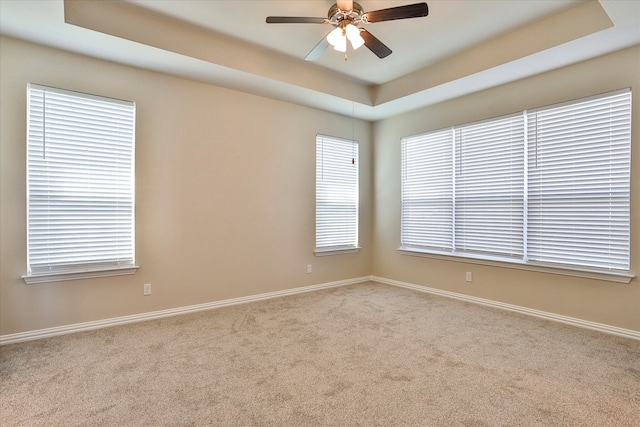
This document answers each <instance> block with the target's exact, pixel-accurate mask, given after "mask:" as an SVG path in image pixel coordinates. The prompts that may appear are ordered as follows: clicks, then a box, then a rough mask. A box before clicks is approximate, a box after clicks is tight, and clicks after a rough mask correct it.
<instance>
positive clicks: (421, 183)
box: [401, 129, 454, 251]
mask: <svg viewBox="0 0 640 427" xmlns="http://www.w3.org/2000/svg"><path fill="white" fill-rule="evenodd" d="M452 142H453V131H452V130H450V129H446V130H442V131H436V132H431V133H428V134H425V135H417V136H412V137H407V138H403V140H402V153H401V155H402V246H403V247H414V248H424V249H435V250H443V251H452V250H453V182H454V181H453V161H452V159H453V143H452Z"/></svg>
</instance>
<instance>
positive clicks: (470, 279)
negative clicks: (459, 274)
mask: <svg viewBox="0 0 640 427" xmlns="http://www.w3.org/2000/svg"><path fill="white" fill-rule="evenodd" d="M464 280H466V281H467V282H471V281H472V280H473V274H471V272H470V271H467V274H466V276H465V278H464Z"/></svg>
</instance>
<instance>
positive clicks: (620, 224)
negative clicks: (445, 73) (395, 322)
mask: <svg viewBox="0 0 640 427" xmlns="http://www.w3.org/2000/svg"><path fill="white" fill-rule="evenodd" d="M601 103H605V104H606V107H604V108H603V107H602V106H601ZM609 105H611V107H609ZM567 111H568V112H567ZM587 114H588V115H589V116H588V117H589V119H588V121H584V120H580V121H578V120H576V119H575V118H574V117H576V115H583V116H585V117H586V115H587ZM544 115H549V116H550V117H551V119H550V120H549V121H548V123H550V124H549V125H544V124H542V125H540V126H543V127H544V126H547V127H546V128H539V126H538V123H534V122H535V121H536V118H537V117H542V116H544ZM509 117H510V116H503V117H498V118H493V119H489V120H485V121H483V122H477V123H472V124H466V125H460V126H454V127H452V128H448V129H441V130H437V131H433V132H428V133H426V134H421V135H415V136H411V137H405V138H402V141H401V149H402V152H401V164H402V178H401V181H402V184H401V185H402V193H401V201H402V208H401V210H402V215H401V218H402V219H401V246H400V248H399V251H400V252H401V253H403V254H407V255H414V256H415V255H417V256H428V257H434V258H440V259H451V258H452V257H453V258H457V259H459V260H461V261H465V262H471V263H479V264H486V265H497V266H501V267H504V266H509V267H514V268H521V269H526V270H535V271H545V272H552V273H558V274H566V275H572V276H579V277H589V278H597V279H604V280H610V281H615V282H622V283H628V282H629V281H630V280H631V278H633V277H634V275H633V274H631V272H630V271H629V268H630V255H631V253H630V206H631V203H630V200H629V198H630V167H629V164H630V151H631V91H630V89H623V90H620V91H614V92H610V93H607V94H603V95H596V96H593V97H589V98H583V99H578V100H574V101H569V102H566V103H562V104H555V105H551V106H547V107H542V108H538V109H535V110H529V111H523V112H522V113H521V114H519V117H520V119H521V122H522V123H523V124H522V128H523V129H522V130H523V131H522V136H520V137H517V138H515V139H514V140H513V141H512V142H511V143H512V144H513V143H516V145H517V150H519V151H521V153H520V154H521V155H519V156H518V157H519V158H520V159H521V160H518V157H515V158H514V159H516V161H517V162H519V164H516V165H515V168H516V170H521V171H522V173H523V177H522V180H521V182H522V183H521V184H518V181H517V180H516V181H514V182H515V183H516V185H515V187H518V186H521V187H522V188H521V190H522V191H521V192H520V191H516V192H513V193H512V194H513V195H515V196H516V197H519V194H522V210H521V213H520V217H521V227H520V228H521V230H522V236H521V237H518V236H515V238H516V240H518V239H520V240H521V243H522V245H523V247H522V253H520V254H518V253H516V252H514V254H511V255H509V254H506V253H497V254H494V253H491V251H487V252H485V253H483V251H482V250H479V251H478V250H475V251H467V250H464V248H463V249H459V248H458V247H457V246H456V244H457V242H456V240H457V239H458V237H459V236H457V232H458V228H457V224H456V222H460V221H461V218H460V215H459V213H458V212H457V210H458V209H459V206H458V203H459V200H458V199H459V194H457V193H458V192H459V189H460V186H459V182H458V180H460V177H459V176H457V173H458V172H459V171H458V170H456V169H457V168H459V167H460V164H461V162H460V152H459V150H460V141H458V140H457V137H458V135H460V129H464V128H467V127H469V126H471V127H478V128H479V129H482V127H483V126H485V125H486V123H489V124H492V123H497V122H498V121H500V120H504V119H508V118H509ZM578 117H580V116H578ZM592 117H595V119H593V118H592ZM594 120H602V122H598V124H597V125H596V126H601V127H602V128H603V129H604V128H606V129H605V130H606V132H605V133H604V134H603V135H604V136H602V137H599V136H597V135H596V133H595V132H594V131H593V130H592V127H591V126H592V122H594ZM557 122H561V126H562V127H561V128H560V129H562V130H563V131H564V130H565V129H568V130H570V134H568V135H563V134H562V133H560V132H557V130H556V128H555V126H556V123H557ZM566 123H569V124H566ZM594 123H595V122H594ZM601 123H606V124H605V125H602V124H601ZM548 129H551V132H552V133H553V135H552V136H553V137H552V138H549V137H546V136H545V135H543V134H542V133H541V132H546V130H548ZM592 135H594V136H593V141H594V142H591V140H589V142H588V144H587V145H588V147H587V148H584V147H585V144H584V141H583V140H585V139H587V138H592ZM543 138H546V141H547V142H546V144H547V145H546V146H545V147H547V146H550V148H543V146H542V145H540V146H538V145H537V144H542V140H543ZM518 139H521V141H518ZM539 140H540V141H539ZM429 144H431V148H429V147H428V145H429ZM483 144H484V145H483ZM491 144H492V141H491V140H487V141H484V142H482V143H481V144H480V145H478V147H480V148H483V147H484V148H486V152H484V151H482V150H476V154H474V155H477V156H478V158H477V159H475V160H473V161H475V164H473V166H474V167H476V168H478V169H477V170H480V172H478V171H477V170H476V171H475V172H473V171H472V172H473V173H475V174H476V175H477V176H472V178H473V179H472V180H471V181H470V182H471V185H472V187H475V186H476V185H478V186H480V187H481V186H482V185H489V186H491V188H492V189H493V188H494V187H495V188H500V187H501V185H502V183H503V182H505V181H503V180H500V179H498V181H496V183H493V182H491V180H493V179H496V178H495V172H494V171H492V168H494V167H495V165H493V163H495V161H494V160H493V159H492V156H496V157H505V156H504V155H503V156H498V154H497V153H498V152H497V151H495V147H492V146H491ZM554 144H555V145H554ZM565 144H566V145H569V144H577V145H580V144H582V145H581V147H583V148H582V150H583V151H586V154H584V155H583V151H581V152H578V154H575V153H574V154H573V156H572V157H571V158H570V157H568V156H567V157H566V159H567V160H564V161H563V160H562V159H563V158H562V157H560V158H559V160H558V159H556V154H555V151H551V150H556V151H557V150H558V149H559V150H562V149H564V145H565ZM589 144H590V145H589ZM596 144H598V145H597V146H596ZM447 145H448V147H447ZM556 146H557V147H559V148H558V149H556V148H554V147H556ZM592 146H593V148H592ZM472 148H473V147H472ZM498 148H500V147H498ZM505 148H506V147H502V149H503V150H504V149H505ZM543 149H546V150H548V151H549V152H550V154H549V156H551V160H545V161H546V162H547V163H548V166H547V168H548V169H549V172H548V173H546V172H540V171H539V170H537V167H538V159H537V156H538V153H539V152H540V153H541V150H543ZM425 150H431V151H427V152H428V153H429V154H427V155H424V153H425ZM445 150H449V151H445ZM457 150H458V151H457ZM589 150H591V151H593V152H595V153H596V155H597V154H598V153H600V152H603V151H607V150H609V151H611V153H612V155H611V157H612V158H613V160H607V161H608V162H610V163H611V162H612V163H611V164H609V163H607V165H605V166H601V165H596V166H592V165H590V164H589V158H588V156H589V155H590V154H591V151H589ZM609 151H607V153H609ZM449 153H450V154H451V156H450V157H448V154H449ZM472 154H473V153H472ZM540 155H542V154H540ZM421 156H422V157H421ZM575 157H579V158H581V157H585V158H584V159H578V160H575V159H574V158H575ZM607 157H609V156H608V155H607ZM506 160H508V159H505V162H503V163H505V164H507V163H508V162H506ZM421 162H422V163H421ZM540 162H542V160H540ZM572 162H574V163H576V165H575V166H574V165H572ZM484 163H486V171H485V170H484V168H485V164H484ZM584 164H587V166H584ZM506 167H508V166H506ZM502 169H504V167H502V166H501V167H500V170H502ZM556 170H559V171H560V172H556ZM609 170H611V171H612V172H609ZM485 172H486V174H487V176H488V180H489V181H487V183H485V184H483V179H484V174H485ZM574 173H575V174H582V175H583V176H587V178H585V182H586V184H585V185H583V186H584V187H585V188H587V189H586V190H576V191H575V192H574V193H570V191H571V190H570V188H569V187H570V185H567V183H568V182H570V180H568V179H566V178H563V176H566V174H574ZM589 173H594V174H598V176H599V177H600V176H602V177H603V178H602V179H600V178H598V179H597V180H595V179H593V180H591V182H587V181H588V180H589V177H588V174H589ZM541 174H542V175H541ZM563 174H564V175H563ZM539 175H541V177H540V176H539ZM541 180H542V181H541ZM545 180H546V181H545ZM563 180H564V183H563ZM601 182H604V185H602V184H601ZM447 185H449V186H447ZM510 185H512V186H513V183H512V184H510ZM503 187H504V186H503ZM505 188H506V187H505ZM472 190H474V191H476V194H478V195H481V192H477V191H480V190H476V189H475V188H472ZM580 191H583V192H584V193H585V194H587V193H588V192H592V193H593V194H595V192H601V193H603V194H598V195H597V197H594V196H592V195H591V193H588V195H589V197H588V198H587V197H585V195H584V194H582V195H580ZM509 192H510V193H511V189H509ZM545 192H546V193H549V192H554V197H556V196H555V195H556V194H559V195H561V196H562V197H564V198H565V199H566V198H567V196H566V195H567V194H569V195H570V194H574V197H582V198H583V199H587V201H586V202H581V203H583V205H584V206H587V205H588V203H592V202H593V203H601V204H602V205H603V206H604V205H607V206H611V207H608V208H607V209H610V210H609V211H607V212H611V213H604V214H602V215H601V216H602V218H600V219H594V221H593V222H592V223H589V224H586V223H585V224H586V225H585V226H584V227H582V226H581V227H580V228H581V230H577V231H574V230H573V229H569V228H565V231H564V232H562V233H565V234H563V237H562V238H561V239H555V236H554V233H555V232H554V230H555V229H554V228H553V227H562V226H563V224H564V227H568V225H567V224H569V223H570V222H567V221H565V218H564V217H563V216H562V215H556V214H555V213H553V212H552V213H551V214H548V213H546V212H545V211H544V210H545V209H547V211H548V210H550V209H551V210H553V209H555V208H556V206H560V207H561V208H563V209H565V210H566V209H569V207H568V206H572V205H570V204H568V203H564V205H558V204H557V203H556V202H555V201H553V206H550V207H549V208H545V207H542V208H541V207H540V194H543V193H545ZM625 192H626V194H625ZM434 194H435V195H436V196H437V197H436V198H434ZM607 194H610V195H607ZM619 194H621V196H620V195H619ZM578 195H579V196H578ZM536 197H537V199H536ZM543 197H544V196H543ZM429 198H431V199H429ZM596 199H598V200H600V202H598V200H596ZM605 199H606V202H603V201H604V200H605ZM419 200H423V201H425V202H424V203H422V205H420V203H419ZM429 200H431V201H429ZM433 200H440V203H439V207H438V206H436V205H434V204H433V203H434V202H433ZM446 200H449V202H445V201H446ZM594 200H595V202H594ZM416 203H417V204H416ZM425 203H426V204H425ZM416 206H422V207H418V208H416ZM436 208H438V209H437V210H435V211H434V209H436ZM416 209H418V210H417V211H416ZM541 209H542V210H541ZM580 209H581V212H583V213H584V214H585V215H587V216H593V217H594V218H595V216H596V215H594V214H593V213H590V212H589V211H588V209H587V207H585V208H580ZM489 215H491V212H489ZM517 216H518V215H516V217H514V218H511V221H512V222H513V221H514V220H515V221H518V219H517ZM476 217H478V215H477V214H476ZM476 217H474V218H473V219H475V218H476ZM541 217H542V218H543V219H542V220H541V219H540V218H541ZM606 217H610V218H614V219H609V220H608V221H609V222H608V223H607V225H606V227H607V228H611V227H614V228H613V230H614V231H613V232H611V234H610V236H611V237H610V238H611V239H613V240H611V244H612V245H615V248H614V249H611V250H609V253H611V254H613V255H611V256H609V257H606V256H603V257H600V256H599V255H597V256H596V255H589V254H587V255H585V256H584V257H583V258H581V257H582V255H580V254H579V253H578V248H579V244H580V242H581V241H583V240H585V241H587V242H589V239H591V241H590V243H589V244H591V245H593V246H594V247H600V248H602V249H601V250H600V249H599V250H597V251H599V252H598V253H600V252H606V251H607V249H606V245H604V246H602V245H600V243H599V242H598V238H597V234H596V233H595V232H593V231H592V230H596V229H597V227H602V226H601V225H600V223H599V222H600V221H601V220H602V219H603V218H604V221H606V220H607V219H606ZM481 219H482V220H484V218H481ZM588 220H589V219H588V218H587V220H586V221H587V222H588ZM541 221H542V222H541ZM503 222H504V221H503ZM447 224H450V227H449V225H447ZM478 224H479V225H478ZM478 224H472V225H474V226H475V229H474V228H472V231H478V230H481V229H482V227H483V226H484V227H487V229H489V228H490V225H491V218H490V217H489V219H488V220H486V221H484V222H483V221H479V222H478ZM548 224H550V227H551V228H550V229H549V230H550V231H544V227H547V225H548ZM541 227H542V228H541ZM515 230H517V227H516V228H515ZM541 230H542V231H541ZM569 231H571V232H569ZM534 232H535V233H537V234H536V239H539V237H538V236H540V235H542V236H543V237H542V238H547V239H551V240H553V241H550V243H549V244H548V245H549V246H551V245H555V246H556V247H558V248H559V249H558V251H560V252H562V251H564V252H565V254H568V255H567V256H566V258H565V259H562V256H561V255H560V256H559V257H558V259H557V260H556V259H554V255H553V254H551V255H547V254H544V248H543V249H540V244H542V245H543V246H544V245H547V244H546V243H545V242H544V241H543V242H542V243H539V242H537V244H538V248H536V250H535V251H534V250H532V249H533V246H532V244H533V243H532V242H530V241H529V240H531V241H534V240H536V239H534V235H533V233H534ZM516 234H517V233H516ZM590 234H591V236H590ZM544 236H546V237H544ZM563 239H564V240H563ZM572 239H573V241H572ZM489 240H491V239H489ZM423 242H432V243H433V244H431V245H429V244H425V243H423ZM443 242H444V243H446V244H443ZM576 242H577V243H576ZM607 242H609V241H607ZM482 243H483V242H481V243H480V244H482ZM599 245H600V246H599ZM488 246H489V247H490V246H491V245H488ZM561 246H563V247H561ZM516 247H517V245H516ZM573 248H576V249H573ZM581 249H582V248H580V250H581ZM541 250H542V255H540V253H541V252H540V251H541ZM574 250H575V252H574V253H572V251H574ZM585 252H586V251H585ZM572 257H573V259H574V261H573V262H568V261H567V260H569V259H571V258H572ZM588 257H591V258H588ZM625 257H626V259H625ZM598 258H600V259H598ZM594 259H595V261H593V260H594ZM574 262H575V263H574ZM590 263H592V264H591V265H590Z"/></svg>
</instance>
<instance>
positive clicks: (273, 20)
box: [267, 16, 326, 24]
mask: <svg viewBox="0 0 640 427" xmlns="http://www.w3.org/2000/svg"><path fill="white" fill-rule="evenodd" d="M324 21H326V18H312V17H304V16H267V24H324Z"/></svg>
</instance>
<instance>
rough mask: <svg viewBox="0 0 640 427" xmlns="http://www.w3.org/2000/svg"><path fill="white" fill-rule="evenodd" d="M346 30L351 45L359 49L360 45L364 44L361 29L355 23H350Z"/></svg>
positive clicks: (354, 48)
mask: <svg viewBox="0 0 640 427" xmlns="http://www.w3.org/2000/svg"><path fill="white" fill-rule="evenodd" d="M345 32H346V34H347V38H348V39H349V41H350V42H351V46H352V47H353V50H356V49H358V48H359V47H360V46H362V45H363V44H364V39H363V38H362V36H361V35H360V29H359V28H358V27H356V26H355V25H352V24H349V25H347V26H346V28H345Z"/></svg>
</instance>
